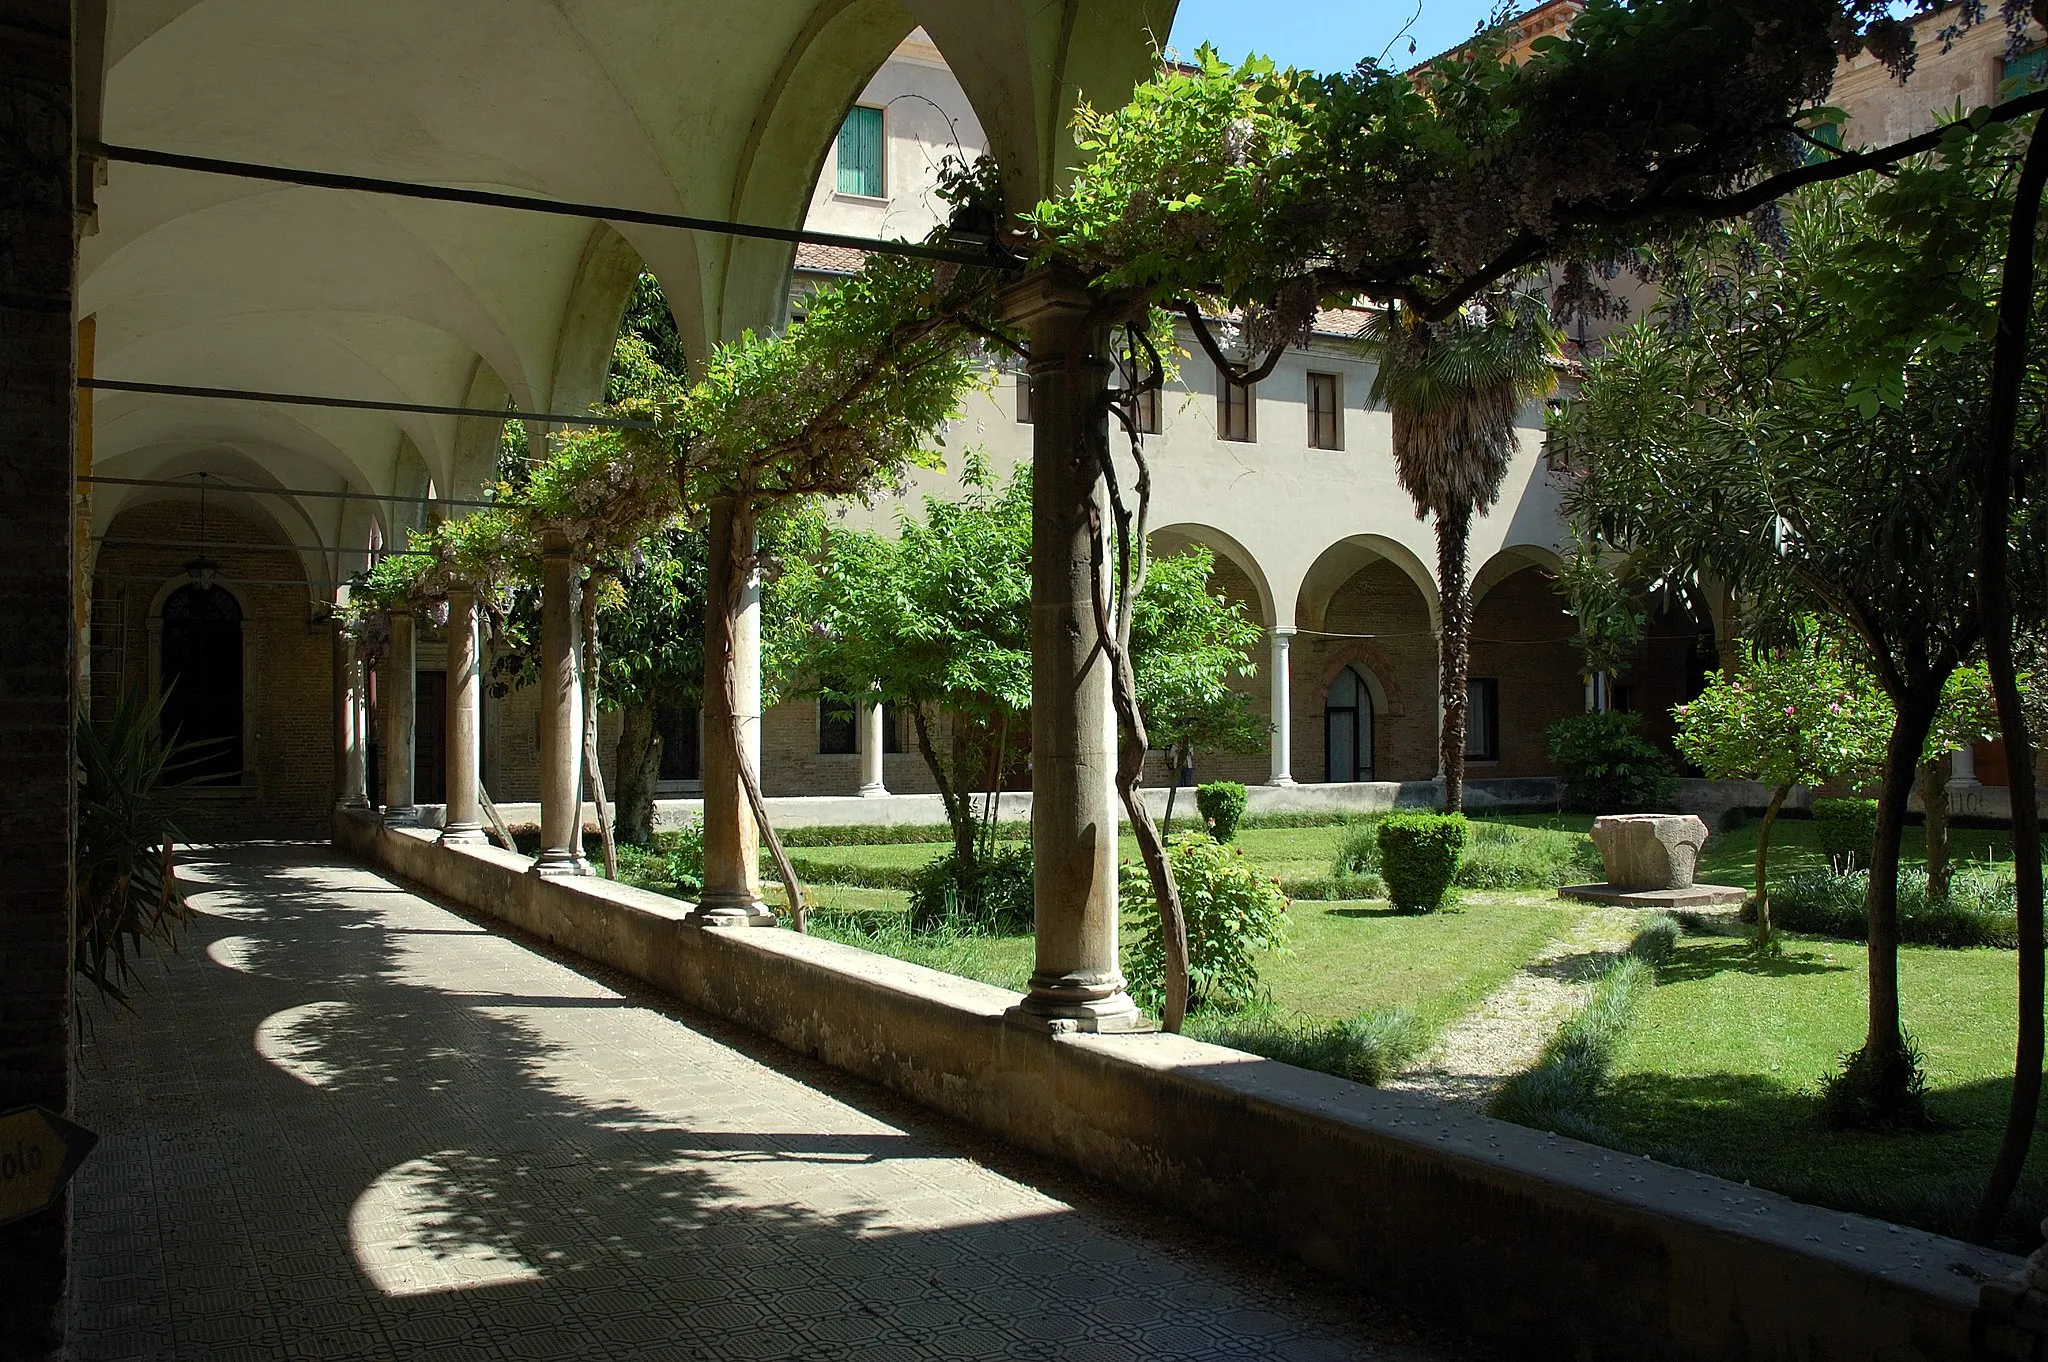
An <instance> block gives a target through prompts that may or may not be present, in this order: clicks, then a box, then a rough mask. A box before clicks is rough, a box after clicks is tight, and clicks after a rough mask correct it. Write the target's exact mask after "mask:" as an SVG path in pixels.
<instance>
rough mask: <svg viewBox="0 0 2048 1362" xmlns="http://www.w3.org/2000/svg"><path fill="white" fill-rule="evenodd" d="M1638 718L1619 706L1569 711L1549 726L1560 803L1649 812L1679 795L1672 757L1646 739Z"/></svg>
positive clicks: (1581, 810) (1610, 810)
mask: <svg viewBox="0 0 2048 1362" xmlns="http://www.w3.org/2000/svg"><path fill="white" fill-rule="evenodd" d="M1642 726H1643V721H1642V719H1641V717H1640V716H1638V715H1634V714H1625V713H1623V712H1622V711H1620V710H1607V711H1604V712H1602V713H1598V714H1574V715H1573V716H1572V717H1571V718H1569V719H1560V720H1558V721H1557V722H1556V723H1554V724H1552V725H1551V726H1550V760H1551V763H1552V764H1553V765H1555V766H1556V767H1557V770H1558V775H1559V777H1560V779H1561V780H1562V781H1563V784H1564V806H1565V807H1566V808H1567V809H1571V810H1574V811H1576V812H1579V813H1650V812H1654V811H1656V810H1659V809H1664V808H1668V807H1669V806H1670V804H1671V801H1672V799H1673V798H1675V797H1676V796H1677V794H1678V771H1677V768H1675V767H1674V766H1673V765H1672V764H1671V758H1670V757H1668V756H1666V755H1665V754H1664V752H1663V751H1662V750H1661V749H1659V748H1656V747H1653V746H1652V745H1650V744H1649V743H1647V742H1645V741H1644V740H1643V738H1642V734H1641V732H1640V731H1639V730H1640V729H1641V728H1642Z"/></svg>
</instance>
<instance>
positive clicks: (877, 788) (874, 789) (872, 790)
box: [860, 781, 889, 799]
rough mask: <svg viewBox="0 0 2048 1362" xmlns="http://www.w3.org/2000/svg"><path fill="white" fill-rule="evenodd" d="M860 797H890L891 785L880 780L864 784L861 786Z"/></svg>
mask: <svg viewBox="0 0 2048 1362" xmlns="http://www.w3.org/2000/svg"><path fill="white" fill-rule="evenodd" d="M860 797H861V798H862V799H887V798H888V797H889V787H888V786H886V785H884V784H882V783H881V782H880V781H876V782H875V783H874V784H873V785H863V786H861V787H860Z"/></svg>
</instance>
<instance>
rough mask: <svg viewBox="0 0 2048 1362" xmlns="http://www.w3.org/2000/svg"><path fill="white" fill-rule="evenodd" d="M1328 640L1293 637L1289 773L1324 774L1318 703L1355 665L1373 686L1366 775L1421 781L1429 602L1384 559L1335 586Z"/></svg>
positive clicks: (1432, 740) (1432, 673) (1428, 700)
mask: <svg viewBox="0 0 2048 1362" xmlns="http://www.w3.org/2000/svg"><path fill="white" fill-rule="evenodd" d="M1323 628H1324V630H1325V631H1327V632H1328V633H1330V634H1340V635H1341V634H1363V635H1370V636H1371V637H1368V638H1330V637H1321V636H1318V635H1315V634H1308V633H1303V634H1299V635H1297V636H1296V637H1295V640H1294V687H1293V694H1294V753H1293V757H1294V778H1295V779H1296V780H1299V781H1304V782H1306V781H1320V780H1324V779H1327V773H1328V766H1329V756H1328V753H1327V751H1326V750H1325V747H1324V736H1325V735H1324V731H1323V729H1324V724H1323V705H1324V702H1325V699H1326V697H1327V695H1328V693H1329V688H1330V683H1331V682H1332V681H1334V680H1335V679H1336V677H1337V673H1338V672H1339V671H1340V670H1341V669H1342V668H1344V667H1345V666H1347V665H1352V664H1355V665H1357V667H1358V669H1359V670H1360V672H1362V673H1369V674H1370V675H1371V677H1372V678H1373V680H1375V681H1377V682H1378V683H1379V687H1380V692H1381V695H1382V696H1383V697H1384V705H1382V704H1380V703H1379V699H1380V697H1375V704H1374V711H1375V712H1374V714H1373V776H1374V778H1375V779H1377V780H1428V779H1430V778H1431V777H1432V776H1434V775H1435V774H1436V638H1435V636H1434V635H1433V634H1432V633H1431V632H1430V626H1429V604H1428V602H1426V601H1424V600H1423V598H1422V593H1421V592H1420V591H1418V590H1416V587H1415V583H1413V582H1412V581H1410V580H1409V579H1408V576H1407V574H1406V573H1404V572H1402V571H1401V569H1400V568H1398V567H1396V566H1395V565H1394V564H1392V563H1390V562H1387V561H1385V560H1384V559H1383V560H1381V561H1379V562H1377V563H1373V564H1371V565H1369V566H1367V567H1364V568H1361V569H1359V571H1358V572H1357V573H1356V574H1354V575H1353V576H1352V578H1351V579H1350V580H1349V581H1347V582H1345V583H1344V585H1343V586H1341V587H1339V588H1338V589H1337V592H1336V594H1335V595H1333V596H1332V597H1331V598H1330V605H1329V608H1328V609H1327V610H1326V611H1325V612H1324V614H1323Z"/></svg>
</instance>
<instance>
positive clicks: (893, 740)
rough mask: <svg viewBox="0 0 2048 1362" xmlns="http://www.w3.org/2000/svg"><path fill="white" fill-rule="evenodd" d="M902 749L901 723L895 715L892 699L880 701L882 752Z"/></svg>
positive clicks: (894, 705)
mask: <svg viewBox="0 0 2048 1362" xmlns="http://www.w3.org/2000/svg"><path fill="white" fill-rule="evenodd" d="M902 750H903V724H902V722H901V721H900V719H899V718H898V716H897V713H896V704H895V702H894V701H888V700H885V701H883V703H882V751H883V752H884V753H894V752H901V751H902Z"/></svg>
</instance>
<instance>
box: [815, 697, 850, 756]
mask: <svg viewBox="0 0 2048 1362" xmlns="http://www.w3.org/2000/svg"><path fill="white" fill-rule="evenodd" d="M859 750H860V734H859V732H858V731H857V729H856V727H855V725H854V721H853V706H852V705H851V704H850V703H848V702H847V701H845V700H839V699H835V698H833V697H832V696H829V695H821V696H819V697H818V755H819V756H821V757H850V756H852V755H853V754H854V753H855V752H858V751H859Z"/></svg>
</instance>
